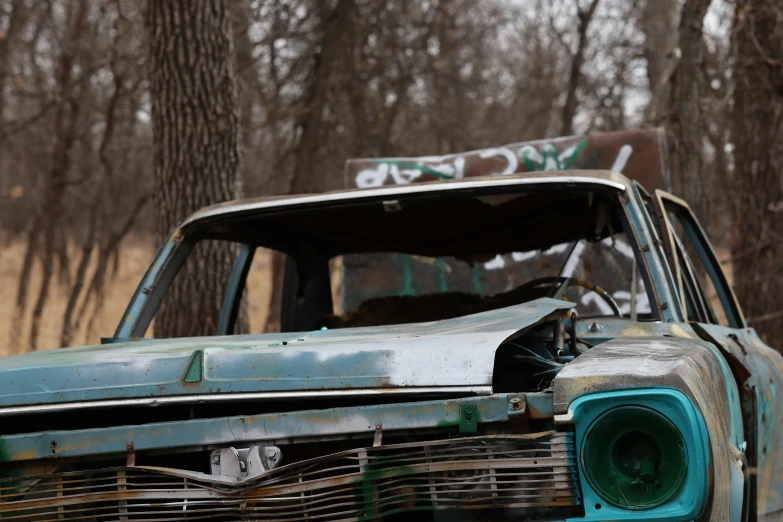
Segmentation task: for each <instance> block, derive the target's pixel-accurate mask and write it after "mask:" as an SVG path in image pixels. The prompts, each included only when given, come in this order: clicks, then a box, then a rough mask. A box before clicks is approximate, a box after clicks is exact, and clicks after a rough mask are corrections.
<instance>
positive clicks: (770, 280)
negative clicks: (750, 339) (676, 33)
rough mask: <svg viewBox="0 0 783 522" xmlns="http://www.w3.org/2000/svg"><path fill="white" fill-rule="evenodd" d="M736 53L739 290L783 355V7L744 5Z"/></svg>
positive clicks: (754, 322)
mask: <svg viewBox="0 0 783 522" xmlns="http://www.w3.org/2000/svg"><path fill="white" fill-rule="evenodd" d="M734 48H735V53H736V54H735V58H734V62H735V63H734V75H733V76H734V82H735V94H734V129H733V135H734V143H735V146H736V149H735V158H736V159H735V171H734V180H735V185H734V191H733V193H734V194H735V202H736V205H735V223H734V231H733V234H732V238H733V245H732V250H733V261H734V280H735V288H736V291H737V297H738V298H739V300H740V302H741V303H742V306H743V309H744V311H745V314H746V316H747V319H748V322H749V323H750V325H751V326H753V327H754V328H756V329H757V330H758V332H759V333H760V334H761V335H762V337H764V338H765V340H766V341H767V343H769V344H770V345H771V346H773V347H775V348H777V349H778V350H783V305H782V304H781V297H780V296H781V295H783V278H781V276H780V273H781V269H782V268H783V62H781V56H783V6H781V5H780V3H779V2H771V1H766V0H738V1H737V11H736V15H735V20H734Z"/></svg>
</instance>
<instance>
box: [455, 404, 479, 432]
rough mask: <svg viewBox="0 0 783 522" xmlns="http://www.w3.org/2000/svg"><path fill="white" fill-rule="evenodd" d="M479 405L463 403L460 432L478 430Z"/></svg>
mask: <svg viewBox="0 0 783 522" xmlns="http://www.w3.org/2000/svg"><path fill="white" fill-rule="evenodd" d="M478 420H479V414H478V406H476V405H474V404H461V405H460V407H459V434H460V435H467V434H472V433H476V432H477V431H478Z"/></svg>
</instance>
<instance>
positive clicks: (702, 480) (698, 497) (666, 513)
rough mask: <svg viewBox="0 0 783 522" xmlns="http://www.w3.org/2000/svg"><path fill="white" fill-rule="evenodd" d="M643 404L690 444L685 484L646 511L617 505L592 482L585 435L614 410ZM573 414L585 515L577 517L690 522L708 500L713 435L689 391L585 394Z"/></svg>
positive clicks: (651, 390) (574, 408) (578, 401)
mask: <svg viewBox="0 0 783 522" xmlns="http://www.w3.org/2000/svg"><path fill="white" fill-rule="evenodd" d="M631 406H639V407H643V408H648V409H650V410H653V411H654V412H657V413H658V414H660V415H662V416H663V417H665V418H666V419H668V420H669V421H671V423H672V424H673V425H674V426H675V427H676V428H677V429H678V430H679V432H680V434H681V435H682V440H683V442H684V444H685V451H686V455H687V470H686V472H685V477H684V479H683V481H682V483H681V485H680V487H679V489H678V490H676V491H675V492H674V493H673V494H672V495H671V496H670V497H669V498H668V500H666V501H665V502H663V503H662V504H661V505H658V506H656V507H652V508H648V509H645V510H644V511H640V510H638V509H635V510H634V509H628V508H622V507H618V506H615V505H612V504H611V502H607V500H606V499H605V498H603V496H602V495H600V494H599V493H598V492H597V491H596V490H595V489H594V488H593V487H592V485H591V484H590V482H589V480H588V479H587V476H588V474H587V473H586V470H585V463H584V459H583V450H584V444H585V434H586V433H587V431H588V430H589V428H590V427H591V426H592V425H593V423H594V422H595V421H596V420H597V419H598V418H599V417H602V416H603V415H604V414H605V413H607V412H608V411H610V410H612V409H615V408H621V407H631ZM569 411H570V412H571V413H572V415H573V423H574V428H575V435H576V447H577V451H578V458H577V466H578V469H579V477H580V485H581V488H582V498H583V502H584V508H585V516H584V518H580V519H573V520H630V519H638V518H639V517H643V518H645V519H647V520H661V521H662V520H666V521H680V520H682V521H685V520H693V519H694V518H696V517H697V516H698V515H699V514H700V513H701V512H702V511H703V510H704V508H705V506H706V505H707V497H708V493H709V478H708V477H709V455H710V450H709V437H708V434H707V433H708V432H707V426H706V424H705V423H704V419H703V418H702V417H701V415H700V414H699V412H698V411H697V410H696V408H695V406H694V405H693V403H692V402H691V401H690V399H688V398H687V397H686V396H685V395H684V394H683V393H681V392H679V391H676V390H673V389H668V388H653V389H639V390H623V391H614V392H602V393H595V394H589V395H583V396H581V397H578V398H577V399H575V400H574V401H573V402H572V403H571V406H570V408H569Z"/></svg>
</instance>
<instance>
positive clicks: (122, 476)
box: [0, 432, 579, 522]
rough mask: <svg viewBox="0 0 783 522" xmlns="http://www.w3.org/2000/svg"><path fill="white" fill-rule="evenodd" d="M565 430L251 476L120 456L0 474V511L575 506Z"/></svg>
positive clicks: (192, 515)
mask: <svg viewBox="0 0 783 522" xmlns="http://www.w3.org/2000/svg"><path fill="white" fill-rule="evenodd" d="M575 469H576V462H575V451H574V442H573V436H572V435H571V434H560V433H555V432H545V433H539V434H533V435H503V436H483V437H472V438H461V439H449V440H439V441H426V442H416V443H412V444H394V445H387V446H378V447H372V448H361V449H355V450H349V451H344V452H341V453H336V454H332V455H328V456H324V457H319V458H315V459H310V460H306V461H301V462H295V463H292V464H288V465H286V466H281V467H279V468H276V469H274V470H272V471H270V472H267V473H265V474H264V475H261V476H259V477H255V478H254V479H251V480H248V481H245V482H239V483H236V484H227V483H226V479H225V478H223V479H220V478H218V477H211V476H209V475H203V474H199V473H193V472H183V471H177V470H171V469H164V468H151V467H124V468H112V469H103V470H95V471H79V472H69V473H57V474H54V475H47V476H38V477H26V478H24V479H21V478H17V479H3V480H0V519H1V520H17V521H36V522H38V521H46V520H83V521H95V522H98V521H104V520H150V521H152V520H155V521H169V520H226V521H228V520H248V521H252V520H269V521H277V522H283V521H285V522H293V521H299V520H302V521H305V520H306V521H325V522H332V521H342V520H372V519H375V518H380V517H384V516H387V515H390V514H394V513H404V512H411V511H428V510H429V511H432V510H450V509H459V510H463V509H470V510H480V509H484V510H498V511H500V512H501V513H499V516H503V513H505V514H506V515H509V516H513V517H514V518H519V517H520V516H524V517H527V516H533V515H535V516H536V518H538V517H540V516H542V515H546V514H547V513H549V514H552V515H557V516H564V515H568V514H571V515H573V514H574V513H575V509H577V508H576V506H578V505H579V498H578V487H577V484H576V472H575Z"/></svg>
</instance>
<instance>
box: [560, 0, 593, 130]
mask: <svg viewBox="0 0 783 522" xmlns="http://www.w3.org/2000/svg"><path fill="white" fill-rule="evenodd" d="M598 2H599V0H591V2H590V4H589V5H588V7H587V8H582V7H581V6H579V4H578V3H577V11H576V13H577V18H578V19H579V24H578V30H577V44H576V51H575V52H574V54H573V56H571V72H570V74H569V76H568V88H567V89H566V101H565V105H563V115H562V118H563V125H562V126H561V127H560V134H561V135H562V136H568V135H570V134H573V132H574V116H575V115H576V109H577V106H578V100H577V97H576V94H577V89H578V88H579V82H580V80H581V78H582V65H583V64H584V59H585V51H586V50H587V45H588V40H587V34H588V33H587V31H588V29H589V28H590V22H591V21H592V19H593V15H594V14H595V10H596V8H597V7H598Z"/></svg>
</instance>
